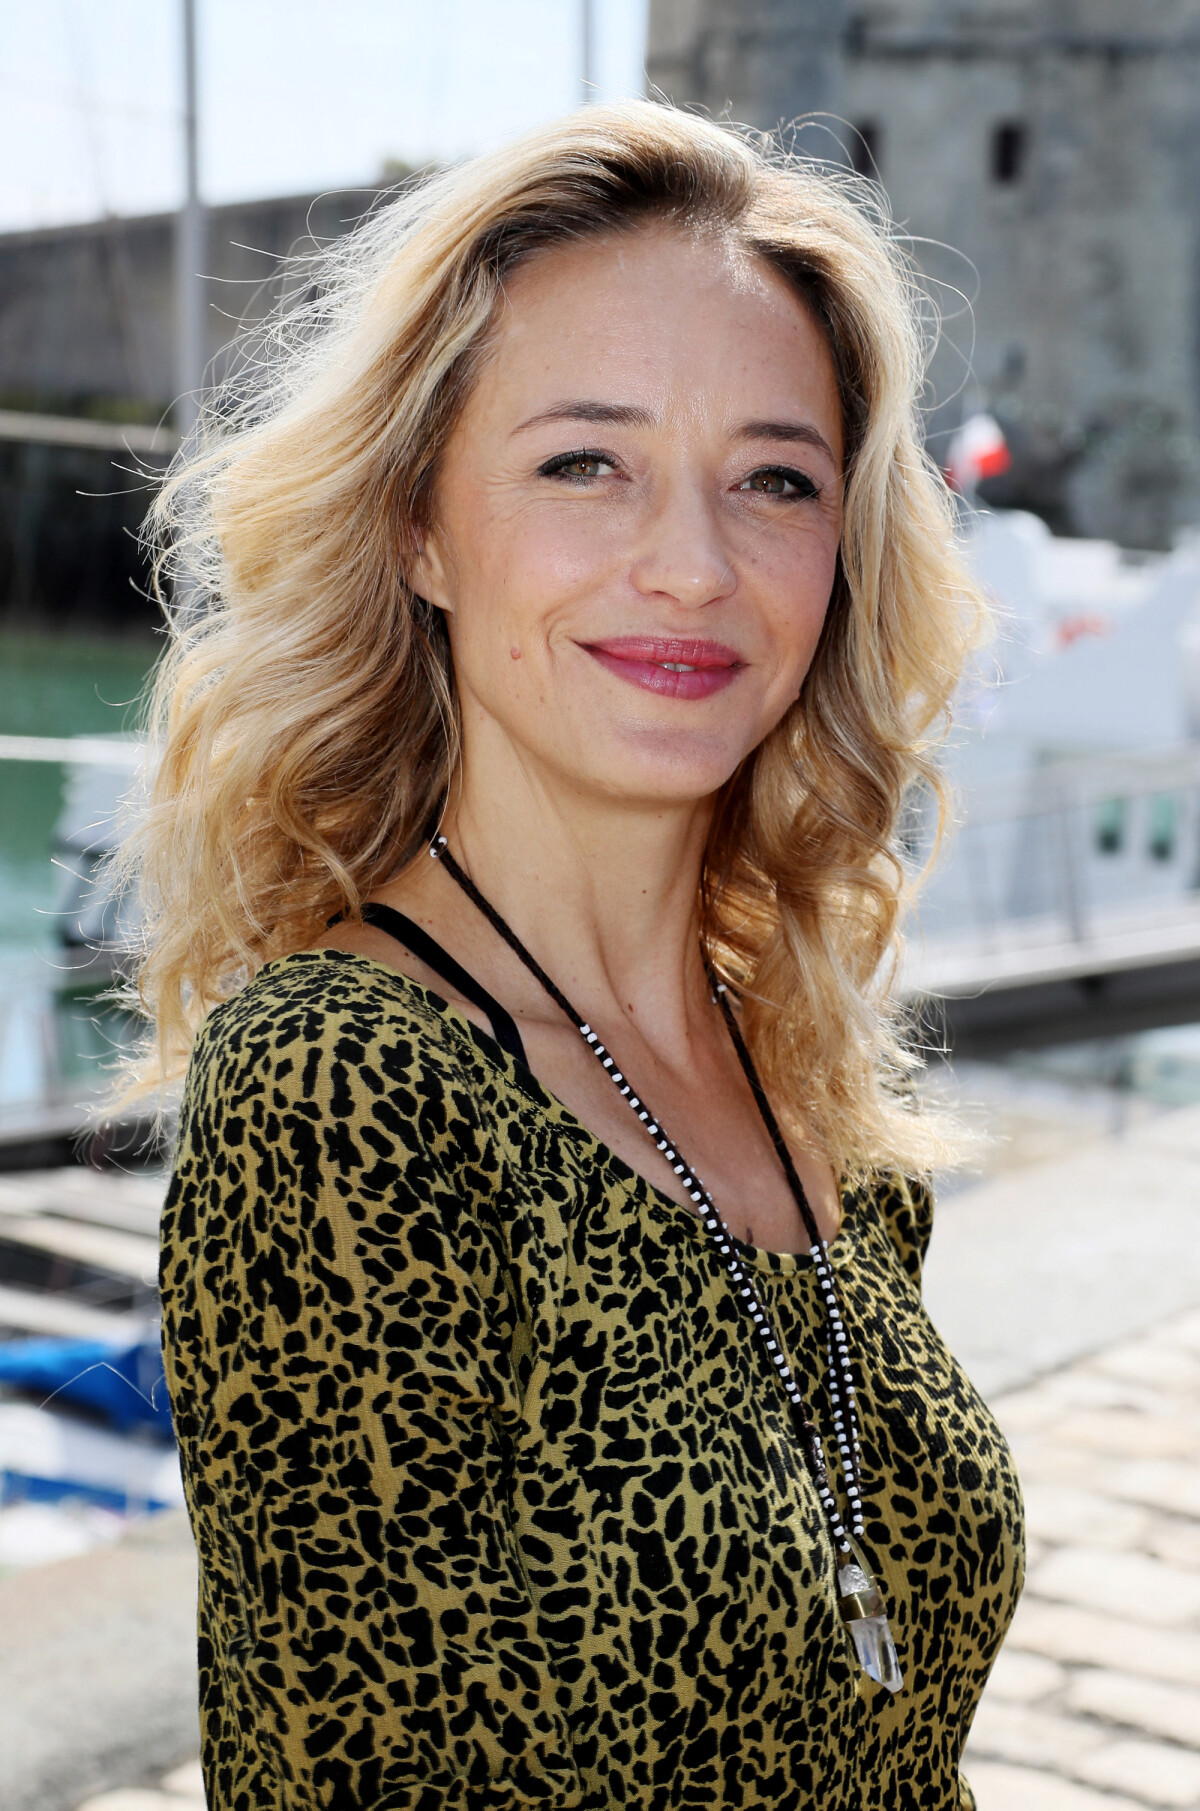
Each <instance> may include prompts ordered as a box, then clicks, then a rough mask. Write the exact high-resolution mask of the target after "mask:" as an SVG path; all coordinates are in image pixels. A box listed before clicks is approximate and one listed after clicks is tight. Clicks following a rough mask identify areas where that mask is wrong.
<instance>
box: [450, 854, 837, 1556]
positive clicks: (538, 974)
mask: <svg viewBox="0 0 1200 1811" xmlns="http://www.w3.org/2000/svg"><path fill="white" fill-rule="evenodd" d="M429 853H430V855H431V856H432V857H433V858H434V860H435V861H436V860H441V861H442V862H443V864H444V866H445V868H446V871H447V872H448V873H449V874H450V875H451V876H452V877H453V879H454V880H456V881H457V882H458V884H459V886H460V887H461V888H462V890H463V892H464V893H466V895H467V897H468V898H469V899H470V900H472V902H473V903H474V904H475V905H476V906H478V908H479V910H480V911H481V912H482V913H483V915H484V917H485V918H487V920H488V922H489V923H490V924H491V925H492V927H493V929H495V930H496V931H497V932H498V933H499V935H500V936H501V937H502V938H503V939H504V941H505V943H507V944H508V946H509V948H510V949H511V950H512V951H513V953H514V954H515V955H516V956H518V957H519V958H520V960H521V961H522V962H523V963H524V964H525V967H526V968H527V969H528V970H529V972H530V973H531V974H532V975H533V976H534V978H535V979H536V980H537V981H539V982H540V983H541V985H542V986H543V987H544V988H545V989H546V992H547V993H548V994H549V995H550V997H551V999H553V1000H554V1002H555V1003H556V1005H558V1006H559V1007H560V1008H561V1009H562V1011H563V1012H564V1013H565V1014H566V1015H567V1017H568V1018H569V1019H570V1020H571V1022H572V1023H573V1024H574V1025H575V1027H576V1029H577V1030H578V1032H579V1034H580V1036H581V1037H582V1038H583V1040H584V1042H585V1043H586V1044H587V1046H588V1048H589V1049H590V1050H591V1052H592V1054H593V1056H594V1057H595V1058H596V1060H597V1062H599V1064H600V1065H601V1067H602V1068H603V1070H604V1072H605V1074H606V1075H607V1076H608V1078H609V1080H610V1081H611V1082H612V1083H613V1085H614V1087H615V1088H616V1089H617V1091H618V1092H619V1093H620V1095H621V1097H622V1099H623V1100H625V1101H627V1102H628V1103H629V1106H630V1108H631V1109H632V1110H633V1112H634V1113H636V1114H637V1116H638V1119H639V1120H640V1121H641V1123H642V1125H643V1126H644V1127H645V1128H646V1131H647V1133H648V1135H649V1136H650V1137H651V1138H652V1139H653V1140H654V1143H655V1145H656V1147H657V1149H658V1150H659V1151H660V1152H661V1153H662V1155H663V1157H664V1158H665V1159H666V1161H667V1162H668V1163H669V1164H670V1166H671V1168H672V1170H673V1171H674V1172H675V1174H676V1176H678V1177H679V1179H680V1181H681V1182H682V1183H683V1186H684V1189H685V1190H686V1192H687V1194H688V1196H689V1198H690V1200H691V1201H692V1203H693V1205H694V1206H695V1207H696V1208H697V1209H698V1210H699V1216H698V1217H699V1219H700V1223H701V1225H702V1226H703V1227H704V1230H705V1231H706V1232H707V1233H708V1235H709V1238H710V1240H711V1242H712V1244H713V1247H714V1249H715V1251H716V1255H717V1257H718V1259H719V1260H720V1262H721V1265H722V1268H723V1269H724V1271H725V1273H726V1275H727V1276H728V1278H729V1281H730V1283H731V1284H732V1286H733V1288H734V1290H735V1292H736V1294H737V1296H738V1299H739V1300H740V1301H741V1302H742V1304H743V1306H744V1307H745V1310H746V1312H747V1314H748V1315H749V1317H750V1321H751V1324H752V1325H753V1326H754V1328H755V1330H756V1331H757V1333H758V1336H759V1338H760V1339H761V1340H762V1342H763V1350H764V1352H765V1354H766V1356H767V1357H768V1358H769V1360H770V1362H771V1364H772V1366H773V1368H774V1370H775V1374H776V1376H777V1377H778V1378H779V1381H780V1383H781V1384H782V1385H783V1389H784V1392H785V1394H786V1396H787V1399H788V1401H789V1402H790V1403H791V1405H792V1407H793V1408H794V1410H795V1411H796V1415H797V1418H798V1420H799V1422H800V1426H801V1431H802V1433H803V1435H804V1444H805V1448H806V1451H807V1454H808V1459H809V1466H810V1469H811V1471H812V1473H813V1482H814V1484H815V1485H816V1489H817V1494H818V1496H819V1497H820V1501H821V1506H822V1508H823V1509H824V1511H825V1515H826V1519H827V1520H828V1522H829V1528H830V1532H831V1533H832V1535H833V1538H834V1540H835V1542H836V1543H837V1545H838V1547H839V1548H840V1549H841V1551H842V1552H843V1553H849V1552H850V1540H849V1534H848V1533H847V1529H846V1524H845V1522H844V1521H843V1519H842V1515H841V1511H840V1509H839V1508H838V1501H837V1495H836V1493H835V1491H834V1488H833V1485H832V1483H831V1482H830V1478H829V1473H828V1470H827V1467H826V1460H825V1455H824V1452H823V1450H822V1443H821V1438H820V1435H819V1434H818V1432H817V1429H816V1427H815V1426H814V1424H813V1421H812V1418H811V1416H810V1414H809V1412H808V1405H807V1404H806V1402H805V1400H804V1397H803V1394H802V1393H801V1390H800V1387H799V1385H798V1383H797V1382H796V1379H795V1377H794V1375H793V1373H792V1370H791V1367H790V1366H789V1364H788V1362H787V1357H786V1354H785V1353H784V1351H783V1348H782V1346H781V1344H780V1342H779V1340H778V1338H777V1336H776V1334H775V1330H774V1328H773V1327H772V1325H771V1321H770V1317H769V1316H768V1314H767V1311H766V1308H765V1307H764V1305H763V1300H762V1297H761V1295H760V1294H759V1292H758V1288H757V1286H756V1285H755V1283H754V1280H753V1278H752V1277H750V1276H749V1275H748V1274H747V1272H746V1270H745V1267H744V1265H743V1264H742V1262H741V1260H740V1259H739V1257H738V1254H737V1250H736V1246H737V1240H736V1239H735V1238H734V1237H733V1235H732V1233H731V1232H730V1231H729V1228H728V1227H727V1226H726V1224H725V1222H724V1220H723V1219H722V1217H721V1215H720V1213H719V1211H718V1209H717V1207H716V1204H715V1202H714V1201H713V1198H712V1196H711V1195H710V1194H709V1192H708V1190H707V1189H706V1188H705V1187H704V1184H703V1183H702V1182H701V1181H700V1179H699V1177H698V1176H697V1175H696V1172H695V1171H694V1170H693V1169H692V1167H691V1165H690V1164H689V1163H688V1162H687V1161H686V1159H685V1158H683V1157H682V1156H681V1155H680V1152H679V1149H678V1147H677V1146H676V1145H675V1143H674V1142H673V1140H672V1139H670V1138H669V1137H668V1136H667V1134H666V1132H664V1130H663V1128H662V1126H661V1125H660V1123H659V1121H658V1120H657V1119H656V1118H655V1117H654V1115H653V1113H651V1111H650V1109H649V1107H647V1105H646V1104H645V1102H644V1101H642V1100H640V1099H639V1098H638V1096H637V1094H635V1092H634V1090H633V1088H632V1087H631V1086H630V1084H629V1083H628V1082H627V1081H626V1079H625V1077H624V1075H623V1074H622V1073H621V1071H620V1069H618V1067H617V1065H616V1061H615V1059H614V1058H613V1057H612V1055H611V1054H610V1053H609V1051H608V1050H606V1049H605V1047H604V1045H603V1044H602V1043H601V1041H600V1039H599V1037H598V1036H597V1034H596V1033H595V1032H594V1031H593V1030H592V1028H591V1026H590V1025H589V1024H588V1022H587V1020H586V1019H584V1018H583V1017H582V1016H581V1015H580V1014H579V1013H577V1012H576V1010H575V1008H574V1007H573V1006H572V1005H571V1002H570V1001H569V1000H568V999H567V997H566V995H565V994H564V993H562V992H561V990H560V989H559V988H558V987H557V986H556V985H555V983H554V982H553V981H552V980H551V979H550V977H549V975H547V974H546V972H545V970H544V969H542V968H541V967H540V965H539V964H538V962H537V960H536V959H535V957H534V956H532V955H531V954H530V952H529V951H528V950H527V949H526V948H525V945H524V944H523V943H522V942H521V940H520V938H519V937H518V936H517V934H516V932H515V931H513V930H512V929H511V928H510V926H509V925H508V924H506V923H505V921H504V919H503V918H502V917H501V916H500V914H499V912H497V911H496V909H495V907H494V906H493V905H492V904H491V903H490V902H489V901H488V900H487V899H485V898H484V896H483V894H482V893H481V892H480V891H479V889H478V887H477V886H476V885H475V883H474V881H472V880H470V879H469V878H468V877H467V875H466V874H464V873H463V871H462V869H461V868H460V867H459V865H458V863H457V862H456V861H455V859H454V857H453V856H452V855H451V854H450V851H449V849H448V848H447V846H446V839H445V837H444V836H441V835H438V836H435V837H434V838H433V841H432V842H431V844H430V848H429ZM713 986H714V990H715V994H714V999H715V1003H716V1004H719V1005H720V1007H721V1010H722V1012H723V1014H724V1017H725V1021H726V1024H727V1025H728V1027H729V1031H730V1036H731V1037H732V1039H733V1042H734V1046H735V1048H736V1050H737V1053H738V1057H739V1059H740V1061H741V1063H742V1066H743V1068H744V1069H745V1071H746V1075H747V1079H748V1080H749V1082H750V1086H751V1089H752V1091H753V1093H754V1098H755V1101H756V1103H757V1105H758V1108H759V1111H760V1112H761V1114H762V1116H763V1119H764V1120H765V1122H766V1125H767V1130H768V1131H769V1132H770V1134H771V1137H772V1140H773V1142H774V1144H775V1147H776V1150H777V1151H778V1152H779V1154H780V1158H781V1161H782V1163H783V1168H784V1173H785V1174H786V1176H787V1179H788V1184H789V1186H790V1187H791V1189H792V1192H793V1194H794V1195H795V1198H796V1204H797V1206H798V1207H799V1209H800V1213H801V1217H802V1219H803V1221H804V1225H805V1228H806V1230H807V1232H808V1235H809V1238H810V1239H811V1241H812V1243H811V1245H810V1246H809V1256H810V1257H811V1259H812V1262H813V1269H814V1272H815V1274H816V1279H817V1286H818V1287H819V1289H820V1290H821V1294H822V1297H823V1301H824V1307H825V1327H826V1352H827V1355H828V1370H829V1399H830V1403H831V1406H832V1410H833V1432H834V1438H835V1439H836V1441H837V1447H838V1455H839V1458H840V1462H841V1469H842V1476H843V1478H844V1480H845V1491H846V1499H847V1502H848V1504H849V1511H850V1513H849V1518H848V1519H849V1523H850V1534H853V1535H854V1537H855V1538H856V1539H857V1538H858V1537H859V1536H861V1534H862V1532H863V1507H862V1486H861V1481H860V1476H859V1456H860V1455H859V1443H858V1416H857V1413H856V1410H855V1406H854V1404H855V1391H854V1374H853V1372H852V1370H851V1366H850V1347H849V1341H848V1340H847V1338H846V1330H845V1326H844V1324H843V1321H842V1315H841V1309H840V1306H839V1303H838V1298H837V1288H836V1285H835V1283H834V1278H833V1266H832V1264H831V1263H830V1261H829V1249H828V1246H827V1245H826V1243H825V1241H824V1240H823V1239H822V1238H820V1236H819V1235H818V1232H817V1228H816V1224H815V1222H814V1220H813V1216H812V1210H811V1208H810V1207H809V1205H808V1201H807V1199H806V1198H805V1195H804V1190H803V1188H802V1186H801V1184H800V1181H799V1178H798V1177H797V1175H796V1171H795V1168H794V1165H793V1163H792V1161H791V1158H790V1156H789V1155H788V1153H787V1147H786V1144H785V1143H784V1140H783V1137H782V1134H781V1132H780V1130H779V1126H778V1123H777V1122H776V1119H775V1115H774V1113H773V1112H772V1110H771V1107H770V1104H769V1102H768V1101H767V1098H766V1095H765V1093H764V1092H763V1089H762V1084H761V1082H760V1081H759V1079H758V1075H757V1073H756V1072H755V1069H754V1064H753V1061H752V1059H751V1056H750V1052H749V1050H748V1049H747V1048H746V1045H745V1042H744V1040H743V1039H742V1036H741V1032H740V1030H739V1028H738V1025H737V1021H736V1019H735V1018H734V1016H733V1012H732V1010H731V1008H730V1006H729V1002H728V1000H727V998H726V996H725V988H724V987H723V986H722V985H721V984H720V983H719V982H716V981H715V980H714V982H713Z"/></svg>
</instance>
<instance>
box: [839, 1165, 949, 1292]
mask: <svg viewBox="0 0 1200 1811" xmlns="http://www.w3.org/2000/svg"><path fill="white" fill-rule="evenodd" d="M858 1197H859V1201H860V1202H861V1203H863V1204H864V1205H867V1204H869V1206H870V1207H871V1208H872V1209H873V1210H874V1212H875V1213H876V1214H877V1215H878V1217H879V1220H880V1223H881V1224H882V1226H883V1229H884V1231H885V1232H886V1234H887V1236H888V1239H889V1240H890V1241H891V1244H892V1246H893V1248H894V1250H895V1252H896V1256H897V1257H898V1258H899V1260H900V1263H901V1264H902V1266H903V1267H904V1269H905V1270H906V1271H907V1272H908V1274H909V1276H910V1277H911V1278H912V1280H913V1282H914V1283H916V1284H917V1285H918V1287H919V1286H920V1282H921V1270H922V1267H923V1265H924V1262H925V1255H926V1253H927V1251H928V1249H929V1237H930V1234H931V1232H932V1231H933V1189H932V1187H931V1185H930V1183H929V1180H928V1178H924V1177H914V1176H902V1175H900V1174H898V1173H896V1172H889V1173H886V1174H883V1175H879V1176H876V1177H874V1178H872V1179H871V1180H870V1181H868V1182H866V1183H864V1184H863V1186H862V1188H861V1189H860V1190H859V1191H858Z"/></svg>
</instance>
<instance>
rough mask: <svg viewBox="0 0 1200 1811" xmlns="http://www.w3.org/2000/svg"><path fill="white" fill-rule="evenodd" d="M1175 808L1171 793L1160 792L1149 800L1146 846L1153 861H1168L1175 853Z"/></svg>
mask: <svg viewBox="0 0 1200 1811" xmlns="http://www.w3.org/2000/svg"><path fill="white" fill-rule="evenodd" d="M1177 815H1178V814H1177V810H1176V804H1175V798H1174V795H1173V794H1172V793H1169V792H1160V793H1158V794H1157V795H1156V796H1155V797H1154V798H1152V799H1151V801H1150V824H1149V834H1148V835H1147V838H1146V846H1147V849H1148V850H1149V853H1150V856H1151V858H1152V859H1153V860H1154V861H1170V859H1171V857H1172V856H1173V855H1174V853H1175V841H1176V831H1177V824H1176V818H1177Z"/></svg>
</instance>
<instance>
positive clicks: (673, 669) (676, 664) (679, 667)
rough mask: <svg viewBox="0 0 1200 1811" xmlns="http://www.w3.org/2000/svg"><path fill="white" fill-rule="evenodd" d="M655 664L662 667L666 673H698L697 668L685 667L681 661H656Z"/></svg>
mask: <svg viewBox="0 0 1200 1811" xmlns="http://www.w3.org/2000/svg"><path fill="white" fill-rule="evenodd" d="M654 664H655V666H658V667H661V668H662V669H663V671H664V672H665V673H694V672H695V671H696V669H695V667H685V666H684V664H683V662H682V661H681V660H656V661H655V663H654Z"/></svg>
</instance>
